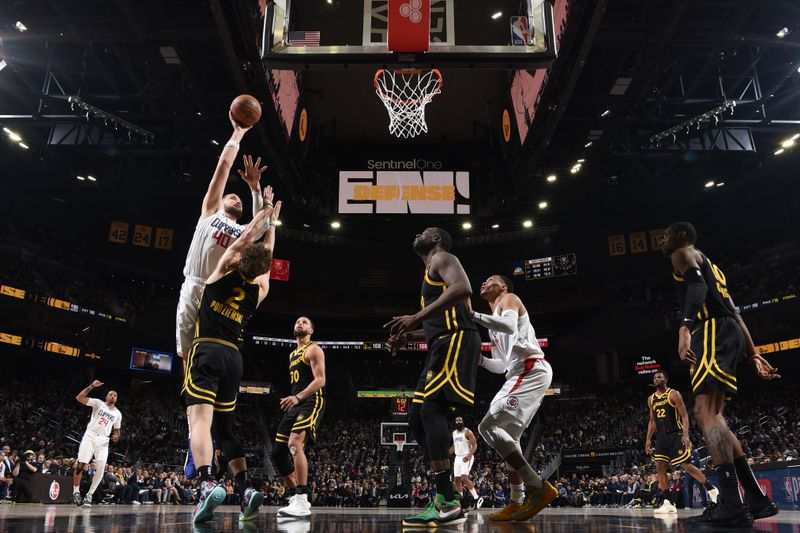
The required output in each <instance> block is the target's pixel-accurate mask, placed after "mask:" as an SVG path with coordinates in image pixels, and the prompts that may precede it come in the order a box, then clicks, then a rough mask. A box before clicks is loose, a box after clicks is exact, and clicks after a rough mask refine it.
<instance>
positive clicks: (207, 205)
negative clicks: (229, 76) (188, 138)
mask: <svg viewBox="0 0 800 533" xmlns="http://www.w3.org/2000/svg"><path fill="white" fill-rule="evenodd" d="M228 118H229V119H230V121H231V125H232V126H233V133H232V134H231V138H230V140H228V142H226V143H225V146H223V147H222V154H221V155H220V156H219V160H218V161H217V168H216V169H215V170H214V175H213V176H212V177H211V183H209V184H208V190H207V191H206V196H205V198H203V207H202V209H201V211H200V218H206V217H209V216H211V215H213V214H214V213H216V212H217V211H219V210H220V208H222V196H223V193H224V192H225V184H226V183H227V182H228V175H230V172H231V167H233V162H234V160H235V159H236V154H238V153H239V143H240V142H241V141H242V139H243V138H244V134H245V133H247V131H248V130H249V129H250V128H243V127H241V126H239V125H238V124H237V123H236V122H235V121H234V120H233V118H232V117H231V116H230V113H229V114H228Z"/></svg>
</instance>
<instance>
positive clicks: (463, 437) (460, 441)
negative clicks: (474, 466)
mask: <svg viewBox="0 0 800 533" xmlns="http://www.w3.org/2000/svg"><path fill="white" fill-rule="evenodd" d="M471 448H472V446H471V445H470V443H469V441H468V440H467V428H464V431H458V430H455V431H453V450H454V451H455V453H456V457H464V456H465V455H469V451H470V449H471Z"/></svg>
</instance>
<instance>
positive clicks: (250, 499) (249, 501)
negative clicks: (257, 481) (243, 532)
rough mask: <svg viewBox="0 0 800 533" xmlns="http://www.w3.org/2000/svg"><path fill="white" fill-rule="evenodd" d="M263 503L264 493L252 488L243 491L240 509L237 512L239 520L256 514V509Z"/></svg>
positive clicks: (250, 518)
mask: <svg viewBox="0 0 800 533" xmlns="http://www.w3.org/2000/svg"><path fill="white" fill-rule="evenodd" d="M262 503H264V495H263V494H261V493H260V492H259V491H257V490H254V489H247V490H245V491H244V498H242V510H241V512H240V513H239V522H246V521H248V520H252V519H253V518H255V517H257V516H258V510H259V509H260V508H261V504H262Z"/></svg>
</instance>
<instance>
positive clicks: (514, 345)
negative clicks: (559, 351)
mask: <svg viewBox="0 0 800 533" xmlns="http://www.w3.org/2000/svg"><path fill="white" fill-rule="evenodd" d="M493 316H496V317H500V316H501V315H500V313H498V312H497V311H496V310H495V312H494V313H493ZM489 338H490V339H491V340H492V357H495V358H498V359H502V360H503V361H505V363H506V374H514V373H515V372H521V371H522V369H523V368H525V359H528V358H529V357H544V352H543V351H542V348H541V346H539V341H538V340H537V339H536V331H534V329H533V325H532V324H531V320H530V313H525V314H524V315H522V316H521V317H519V318H518V319H517V333H516V334H511V333H501V332H499V331H494V330H491V329H490V330H489Z"/></svg>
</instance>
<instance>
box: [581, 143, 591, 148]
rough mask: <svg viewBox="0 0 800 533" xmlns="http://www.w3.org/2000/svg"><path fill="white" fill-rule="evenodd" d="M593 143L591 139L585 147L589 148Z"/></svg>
mask: <svg viewBox="0 0 800 533" xmlns="http://www.w3.org/2000/svg"><path fill="white" fill-rule="evenodd" d="M591 145H592V141H589V142H588V143H586V144H584V145H583V147H584V148H589V147H590V146H591Z"/></svg>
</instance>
